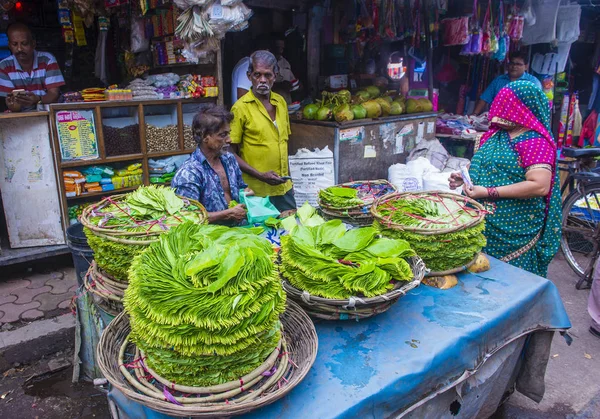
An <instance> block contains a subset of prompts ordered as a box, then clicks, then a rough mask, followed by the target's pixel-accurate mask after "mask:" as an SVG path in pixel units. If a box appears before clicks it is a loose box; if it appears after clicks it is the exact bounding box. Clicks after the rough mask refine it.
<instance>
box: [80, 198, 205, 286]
mask: <svg viewBox="0 0 600 419" xmlns="http://www.w3.org/2000/svg"><path fill="white" fill-rule="evenodd" d="M126 197H127V195H126V194H121V195H113V196H111V197H107V198H104V199H103V200H102V201H100V202H99V203H97V204H92V205H89V206H87V207H86V208H85V209H84V210H83V212H82V214H81V217H80V221H81V224H83V226H84V227H85V229H84V231H85V233H86V236H87V237H88V244H89V246H90V247H91V248H92V250H93V251H94V257H95V259H96V262H97V263H98V266H99V267H100V268H101V269H102V270H103V271H104V272H106V273H108V274H110V275H112V276H113V277H114V278H116V279H118V280H127V271H128V269H129V266H130V264H131V262H132V260H133V258H134V257H135V256H136V255H137V254H139V253H140V252H142V251H143V250H144V249H145V248H146V246H149V245H150V244H152V243H154V242H156V241H158V239H159V236H160V235H161V234H163V233H165V232H166V231H168V230H169V228H170V227H172V225H163V224H161V223H163V222H164V219H159V220H136V219H133V218H132V219H131V221H130V222H127V223H122V224H121V225H111V226H98V225H96V224H97V223H96V222H94V221H96V220H93V218H94V217H98V216H100V215H101V214H102V210H103V209H105V208H106V207H108V206H110V205H112V204H114V205H116V206H117V207H118V208H119V209H121V210H122V211H123V212H124V213H127V211H126V208H124V207H123V205H122V203H123V201H124V200H125V199H126ZM182 199H183V200H184V201H185V203H186V206H188V205H193V206H195V207H197V209H195V210H193V212H194V213H195V214H197V216H198V220H197V222H198V224H206V223H207V221H208V213H207V212H206V209H205V208H204V206H202V204H201V203H200V202H198V201H194V200H190V199H187V198H182ZM174 218H176V224H177V223H179V222H182V220H180V219H179V218H178V217H174ZM171 224H173V223H171ZM156 225H160V226H161V227H162V228H161V229H156V228H154V227H155V226H156ZM132 230H135V231H132Z"/></svg>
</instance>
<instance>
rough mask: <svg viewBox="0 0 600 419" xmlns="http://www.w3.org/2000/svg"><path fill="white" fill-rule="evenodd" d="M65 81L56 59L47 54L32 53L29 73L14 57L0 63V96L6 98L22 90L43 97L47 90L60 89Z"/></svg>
mask: <svg viewBox="0 0 600 419" xmlns="http://www.w3.org/2000/svg"><path fill="white" fill-rule="evenodd" d="M64 84H65V79H64V78H63V75H62V73H61V72H60V67H59V66H58V63H57V62H56V58H54V56H53V55H52V54H50V53H48V52H41V51H34V53H33V69H32V71H31V73H28V72H26V71H24V70H23V69H22V68H21V66H20V65H19V62H18V61H17V59H16V58H15V56H14V55H11V56H10V57H7V58H5V59H4V60H2V61H0V96H1V97H5V96H8V95H9V94H10V93H11V92H12V91H13V90H15V89H24V90H25V91H27V92H32V93H34V94H36V95H38V96H44V95H45V94H46V93H47V90H48V89H51V88H53V87H60V86H63V85H64Z"/></svg>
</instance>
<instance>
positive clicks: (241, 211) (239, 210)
mask: <svg viewBox="0 0 600 419" xmlns="http://www.w3.org/2000/svg"><path fill="white" fill-rule="evenodd" d="M228 212H229V214H227V215H228V217H227V218H228V219H229V220H233V221H235V222H238V223H239V222H242V221H243V220H245V219H246V206H245V205H244V204H237V205H236V206H235V207H233V208H230V209H229V210H228Z"/></svg>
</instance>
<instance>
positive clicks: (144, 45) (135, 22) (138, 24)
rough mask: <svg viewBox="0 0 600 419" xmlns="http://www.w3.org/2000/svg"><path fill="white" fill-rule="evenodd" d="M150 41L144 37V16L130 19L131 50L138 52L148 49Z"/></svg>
mask: <svg viewBox="0 0 600 419" xmlns="http://www.w3.org/2000/svg"><path fill="white" fill-rule="evenodd" d="M149 49H150V41H149V40H148V38H146V28H145V26H144V18H141V17H136V18H133V19H132V20H131V52H133V53H136V54H137V53H138V52H144V51H148V50H149Z"/></svg>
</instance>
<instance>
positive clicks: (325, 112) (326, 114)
mask: <svg viewBox="0 0 600 419" xmlns="http://www.w3.org/2000/svg"><path fill="white" fill-rule="evenodd" d="M332 114H333V113H332V110H331V108H329V107H328V106H321V107H320V108H319V110H318V111H317V118H316V119H317V121H329V120H330V119H331V116H332Z"/></svg>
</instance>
